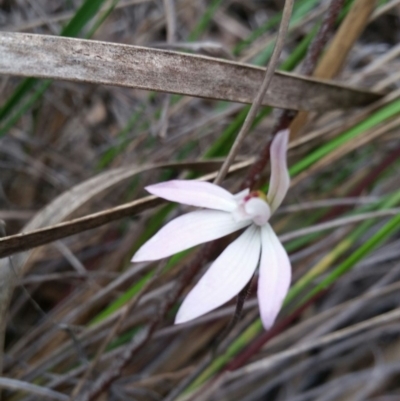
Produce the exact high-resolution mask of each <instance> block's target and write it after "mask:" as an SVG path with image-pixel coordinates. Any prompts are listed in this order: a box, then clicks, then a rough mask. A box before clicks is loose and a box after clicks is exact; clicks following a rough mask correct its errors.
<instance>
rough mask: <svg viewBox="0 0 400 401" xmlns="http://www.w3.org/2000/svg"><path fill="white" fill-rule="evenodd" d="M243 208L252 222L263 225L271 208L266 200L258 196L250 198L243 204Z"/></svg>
mask: <svg viewBox="0 0 400 401" xmlns="http://www.w3.org/2000/svg"><path fill="white" fill-rule="evenodd" d="M244 210H245V211H246V214H248V215H249V217H251V218H252V220H253V221H254V223H256V224H258V225H260V226H263V225H264V224H267V223H268V220H269V218H270V217H271V209H270V208H269V205H268V203H267V202H265V201H263V200H262V199H260V198H251V199H249V200H248V201H247V202H246V203H245V204H244Z"/></svg>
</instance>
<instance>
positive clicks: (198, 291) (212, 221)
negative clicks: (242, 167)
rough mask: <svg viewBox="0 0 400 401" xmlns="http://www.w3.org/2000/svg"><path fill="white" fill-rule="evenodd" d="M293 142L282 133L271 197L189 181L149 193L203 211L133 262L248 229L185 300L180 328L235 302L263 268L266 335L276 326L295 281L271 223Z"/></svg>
mask: <svg viewBox="0 0 400 401" xmlns="http://www.w3.org/2000/svg"><path fill="white" fill-rule="evenodd" d="M288 140H289V131H288V130H285V131H280V132H279V133H278V134H277V135H276V136H275V138H274V140H273V142H272V144H271V150H270V153H271V181H270V186H269V191H268V194H267V196H265V195H264V194H263V193H262V192H260V191H255V192H250V191H249V190H248V189H247V190H244V191H242V192H240V193H238V194H236V195H232V194H231V193H229V192H228V191H226V190H225V189H223V188H221V187H219V186H218V185H214V184H211V183H208V182H201V181H189V180H188V181H185V180H172V181H167V182H162V183H159V184H155V185H150V186H148V187H146V190H147V191H148V192H150V193H151V194H153V195H156V196H159V197H160V198H164V199H167V200H169V201H172V202H179V203H183V204H186V205H191V206H197V207H201V208H204V209H201V210H198V211H194V212H190V213H187V214H184V215H182V216H180V217H177V218H176V219H174V220H172V221H171V222H169V223H168V224H167V225H166V226H164V227H163V228H162V229H161V230H160V231H159V232H158V233H157V234H155V235H154V236H153V237H152V238H150V239H149V240H148V241H147V242H146V243H145V244H144V245H143V246H142V247H141V248H140V249H139V250H138V251H137V253H136V254H135V255H134V257H133V259H132V261H133V262H142V261H151V260H158V259H162V258H166V257H168V256H171V255H174V254H175V253H177V252H180V251H183V250H185V249H189V248H191V247H193V246H196V245H199V244H201V243H204V242H208V241H212V240H215V239H217V238H221V237H224V236H226V235H228V234H231V233H233V232H235V231H238V230H240V229H243V228H246V227H247V229H246V230H245V231H244V232H243V233H242V234H241V235H240V236H239V237H238V238H237V239H236V240H235V241H233V242H232V243H231V244H230V245H229V246H228V247H227V248H226V249H225V250H224V251H223V252H222V254H221V255H220V256H219V257H218V258H217V259H216V260H215V262H214V263H212V265H211V266H210V268H209V269H208V270H207V272H206V273H205V274H204V276H203V277H202V278H201V279H200V281H199V282H198V283H197V284H196V285H195V287H194V288H193V289H192V290H191V291H190V292H189V294H188V295H187V296H186V298H185V300H184V301H183V303H182V305H181V307H180V309H179V311H178V313H177V315H176V319H175V323H184V322H187V321H189V320H192V319H195V318H197V317H199V316H201V315H204V314H205V313H207V312H210V311H211V310H213V309H215V308H218V307H219V306H221V305H223V304H224V303H226V302H228V301H229V300H231V299H232V298H233V297H234V296H236V295H237V294H238V293H239V292H240V291H241V290H242V289H243V288H244V287H245V286H246V284H247V283H248V282H249V281H250V279H251V277H252V276H253V274H254V272H255V270H256V268H257V266H258V265H259V279H258V303H259V307H260V315H261V320H262V323H263V325H264V327H265V329H269V328H270V327H271V326H272V325H273V323H274V321H275V319H276V317H277V315H278V313H279V310H280V308H281V306H282V302H283V300H284V298H285V296H286V294H287V291H288V289H289V286H290V281H291V265H290V260H289V257H288V255H287V253H286V251H285V249H284V248H283V246H282V244H281V243H280V241H279V239H278V237H277V236H276V234H275V233H274V230H273V229H272V227H271V226H270V224H269V223H268V221H269V219H270V217H271V215H272V214H273V213H274V212H275V210H276V209H277V208H278V207H279V205H280V204H281V203H282V201H283V199H284V197H285V195H286V192H287V191H288V189H289V184H290V179H289V173H288V169H287V164H286V153H287V145H288Z"/></svg>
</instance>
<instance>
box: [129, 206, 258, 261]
mask: <svg viewBox="0 0 400 401" xmlns="http://www.w3.org/2000/svg"><path fill="white" fill-rule="evenodd" d="M250 222H251V221H250V220H247V221H241V222H236V221H235V220H234V219H233V217H232V215H231V214H230V213H226V212H220V211H217V210H198V211H196V212H191V213H187V214H184V215H182V216H179V217H177V218H176V219H174V220H172V221H170V222H169V223H168V224H167V225H165V226H164V227H163V228H161V230H160V231H158V233H157V234H156V235H154V236H153V237H152V238H150V239H149V240H148V241H147V242H146V243H145V244H144V245H143V246H142V247H141V248H140V249H139V250H138V251H137V252H136V254H135V255H134V257H133V259H132V262H143V261H150V260H158V259H162V258H166V257H167V256H171V255H174V254H175V253H177V252H181V251H184V250H185V249H189V248H191V247H193V246H196V245H199V244H201V243H203V242H208V241H211V240H214V239H217V238H221V237H224V236H225V235H228V234H231V233H233V232H235V231H237V230H240V229H241V228H244V227H246V226H248V225H249V224H250Z"/></svg>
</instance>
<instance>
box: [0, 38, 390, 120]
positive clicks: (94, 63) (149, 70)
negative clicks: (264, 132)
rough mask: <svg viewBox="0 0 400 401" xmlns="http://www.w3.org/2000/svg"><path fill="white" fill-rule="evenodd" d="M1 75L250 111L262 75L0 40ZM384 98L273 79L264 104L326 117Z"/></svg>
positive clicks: (139, 51) (148, 54)
mask: <svg viewBox="0 0 400 401" xmlns="http://www.w3.org/2000/svg"><path fill="white" fill-rule="evenodd" d="M0 54H3V55H4V57H2V58H1V60H0V73H2V74H10V75H18V76H28V77H40V78H53V79H62V80H71V81H78V82H89V83H96V84H106V85H117V86H126V87H131V88H138V89H146V90H153V91H160V92H167V93H177V94H181V95H188V96H195V97H202V98H208V99H218V100H228V101H232V102H239V103H251V102H252V101H253V99H254V97H255V95H256V93H257V91H258V88H259V86H260V84H261V82H262V80H263V77H264V69H262V68H258V67H253V66H250V65H246V64H241V63H235V62H231V61H226V60H221V59H215V58H210V57H204V56H197V55H192V54H184V53H178V52H172V51H164V50H157V49H151V48H145V47H137V46H128V45H122V44H116V43H106V42H98V41H91V40H83V39H71V38H64V37H56V36H46V35H33V34H24V33H11V32H3V33H1V34H0ZM381 96H382V94H380V93H377V92H371V91H366V90H362V89H358V88H353V87H350V86H344V85H341V84H336V83H332V82H326V81H321V80H317V79H311V78H305V77H302V76H298V75H295V74H288V73H279V72H277V73H275V75H274V77H273V79H272V82H271V84H270V86H269V88H268V91H267V93H266V95H265V97H264V100H263V104H264V105H269V106H273V107H279V108H285V109H292V110H309V111H320V112H322V111H327V110H332V109H338V108H339V109H341V108H348V107H357V106H364V105H366V104H369V103H371V102H373V101H376V100H378V99H380V98H381Z"/></svg>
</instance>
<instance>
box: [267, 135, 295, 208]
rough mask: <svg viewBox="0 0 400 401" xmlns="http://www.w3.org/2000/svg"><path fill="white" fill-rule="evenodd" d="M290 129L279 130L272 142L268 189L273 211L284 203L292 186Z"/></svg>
mask: <svg viewBox="0 0 400 401" xmlns="http://www.w3.org/2000/svg"><path fill="white" fill-rule="evenodd" d="M288 142H289V130H284V131H279V132H278V133H277V134H276V136H275V138H274V140H273V141H272V144H271V180H270V183H269V190H268V195H267V199H268V203H269V204H270V206H271V212H272V213H274V212H275V210H276V209H277V208H278V207H279V205H280V204H281V203H282V201H283V199H284V198H285V196H286V193H287V191H288V189H289V186H290V177H289V171H288V168H287V164H286V154H287V146H288Z"/></svg>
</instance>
